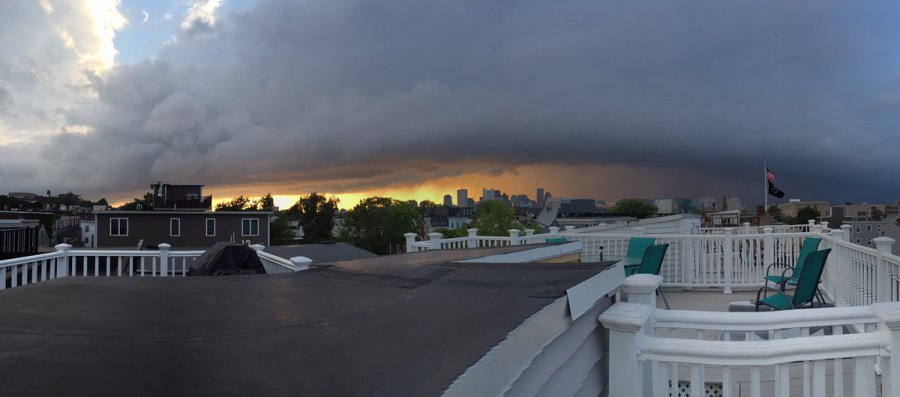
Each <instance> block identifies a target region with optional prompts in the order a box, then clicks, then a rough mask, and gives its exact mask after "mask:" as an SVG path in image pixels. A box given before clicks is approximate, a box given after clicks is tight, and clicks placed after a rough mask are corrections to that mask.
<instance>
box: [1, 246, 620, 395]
mask: <svg viewBox="0 0 900 397" xmlns="http://www.w3.org/2000/svg"><path fill="white" fill-rule="evenodd" d="M533 247H534V246H528V247H527V248H526V247H503V248H492V249H479V250H459V251H427V252H421V253H415V254H407V255H395V256H383V257H377V258H372V259H360V260H353V261H338V262H330V263H326V264H319V266H317V267H316V268H315V269H312V270H310V271H306V272H299V273H289V274H275V275H249V276H230V277H195V278H106V277H96V278H95V277H66V278H61V279H56V280H51V281H48V282H43V283H38V284H32V285H28V286H25V287H19V288H15V289H11V290H7V291H3V292H2V293H0V318H3V322H2V324H0V350H2V351H3V352H4V353H5V354H3V356H2V357H0V365H2V366H3V368H4V370H3V371H0V384H2V385H3V388H4V393H8V394H24V395H60V394H72V393H78V394H87V395H154V396H158V395H216V396H219V395H366V396H371V395H383V396H398V395H399V396H403V395H438V394H441V393H442V391H444V390H445V389H446V388H447V387H448V386H449V385H450V384H451V382H453V381H454V379H456V378H457V377H458V376H459V375H460V374H462V373H463V372H464V371H465V370H466V369H467V368H469V367H470V366H472V365H473V364H474V363H476V362H477V361H478V360H479V359H480V358H481V357H483V356H484V355H485V354H486V353H487V352H488V351H490V350H491V349H492V348H493V347H494V346H496V345H498V343H500V342H502V341H503V340H504V339H505V338H506V336H507V335H508V334H509V333H510V332H511V331H513V330H514V329H516V327H517V326H519V325H520V324H521V323H522V322H523V321H524V320H526V319H528V318H529V317H530V316H532V315H533V314H534V313H536V312H538V311H539V310H541V309H542V308H544V307H545V306H547V305H549V304H551V303H553V302H554V301H556V300H557V299H558V298H560V297H562V296H564V295H565V293H566V289H567V288H569V287H572V286H574V285H577V284H579V283H581V282H583V281H584V280H587V279H588V278H591V277H593V276H595V275H597V274H598V273H600V272H603V271H604V270H606V269H610V268H611V267H610V265H611V263H610V262H607V263H583V264H479V263H454V262H452V261H456V260H462V259H471V258H478V257H482V256H487V255H494V254H497V253H504V252H515V251H517V250H523V249H531V248H533Z"/></svg>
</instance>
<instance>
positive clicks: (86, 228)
mask: <svg viewBox="0 0 900 397" xmlns="http://www.w3.org/2000/svg"><path fill="white" fill-rule="evenodd" d="M84 232H85V233H90V232H91V229H90V228H89V227H87V225H85V226H84Z"/></svg>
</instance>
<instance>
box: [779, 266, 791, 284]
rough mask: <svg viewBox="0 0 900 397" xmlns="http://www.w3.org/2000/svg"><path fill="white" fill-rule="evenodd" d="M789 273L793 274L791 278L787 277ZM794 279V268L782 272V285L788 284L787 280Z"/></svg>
mask: <svg viewBox="0 0 900 397" xmlns="http://www.w3.org/2000/svg"><path fill="white" fill-rule="evenodd" d="M788 272H791V275H790V277H788V276H787V274H788ZM792 277H794V268H793V267H789V268H787V269H784V271H783V272H781V278H782V281H781V283H782V284H784V283H786V282H787V279H789V278H792Z"/></svg>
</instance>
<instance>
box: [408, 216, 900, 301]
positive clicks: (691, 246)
mask: <svg viewBox="0 0 900 397" xmlns="http://www.w3.org/2000/svg"><path fill="white" fill-rule="evenodd" d="M789 226H790V227H786V226H785V227H782V228H781V230H788V231H789V232H783V233H776V232H775V231H774V229H772V228H770V227H764V228H762V233H761V234H756V233H748V231H751V232H752V231H754V230H757V229H751V228H750V226H749V225H745V226H744V227H743V228H722V229H721V233H715V234H700V235H668V234H659V235H646V234H644V233H643V229H641V228H635V229H636V230H635V233H633V234H597V233H575V232H574V231H573V230H567V231H565V232H562V233H561V232H560V230H559V228H556V227H552V228H550V232H549V233H543V234H534V232H533V231H532V230H525V231H524V232H525V235H520V231H519V230H515V229H513V230H510V236H508V237H506V236H504V237H499V236H479V235H478V230H477V229H469V235H468V236H467V237H459V238H450V239H444V238H443V236H442V235H441V234H440V233H432V234H430V235H429V240H425V241H415V239H416V235H415V234H413V233H408V234H406V235H405V237H406V240H407V241H406V247H407V252H417V251H426V250H433V249H469V248H484V247H502V246H510V245H525V244H537V243H544V242H545V241H546V240H547V239H558V238H565V239H566V240H567V241H580V242H582V243H583V245H584V249H583V251H582V260H585V261H596V260H619V259H622V258H624V257H625V254H626V253H627V250H628V243H629V241H630V240H631V238H633V237H652V238H655V239H656V243H657V244H664V243H665V244H669V249H668V251H667V252H666V257H665V260H664V261H663V265H662V269H661V271H660V275H661V276H663V286H665V287H680V288H704V287H707V288H717V289H722V290H723V291H724V292H725V293H731V292H732V291H733V290H734V289H752V288H758V287H761V286H763V285H764V282H763V278H764V276H765V275H766V270H767V268H768V267H769V265H771V264H773V263H779V264H789V265H791V266H793V265H794V264H796V262H797V256H798V255H799V253H800V247H801V245H802V244H803V240H804V239H805V238H806V237H811V236H816V237H821V238H822V240H823V242H822V244H821V245H820V247H819V248H820V249H822V248H832V253H831V255H830V256H829V258H828V263H827V264H826V267H825V272H824V274H823V276H822V282H823V285H822V291H823V292H824V293H825V295H827V296H828V297H829V298H830V299H831V300H832V301H833V302H835V304H836V305H837V306H860V305H869V304H871V303H875V302H890V301H900V257H898V256H895V255H892V254H891V253H890V251H891V245H892V244H893V243H894V241H893V240H892V239H889V238H885V237H879V238H876V239H874V240H873V241H874V242H875V243H876V245H877V246H878V249H871V248H868V247H864V246H861V245H857V244H853V243H851V242H849V241H848V240H849V227H848V226H846V225H845V226H844V227H843V228H842V229H835V230H830V229H828V228H827V223H823V224H821V225H813V224H809V225H789ZM797 230H806V231H804V232H795V231H797ZM739 231H740V232H739Z"/></svg>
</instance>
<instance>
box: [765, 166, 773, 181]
mask: <svg viewBox="0 0 900 397" xmlns="http://www.w3.org/2000/svg"><path fill="white" fill-rule="evenodd" d="M766 179H768V180H769V183H774V182H775V173H774V172H772V170H770V169H769V168H768V167H767V168H766Z"/></svg>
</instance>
